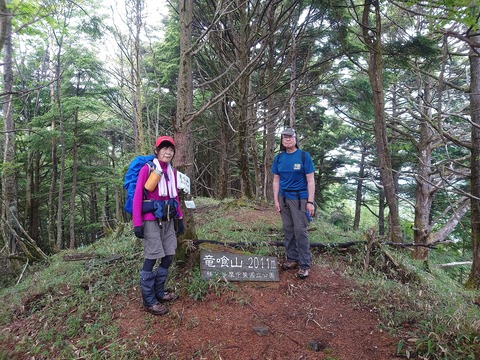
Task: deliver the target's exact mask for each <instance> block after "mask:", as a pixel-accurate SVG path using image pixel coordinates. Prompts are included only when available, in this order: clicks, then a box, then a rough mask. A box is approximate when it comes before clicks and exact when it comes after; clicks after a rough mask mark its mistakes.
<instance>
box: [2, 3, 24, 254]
mask: <svg viewBox="0 0 480 360" xmlns="http://www.w3.org/2000/svg"><path fill="white" fill-rule="evenodd" d="M4 11H5V12H6V13H5V14H4V15H2V18H3V19H2V21H4V22H5V23H4V24H2V26H4V27H5V29H4V30H5V33H4V40H5V41H4V43H3V44H2V45H3V50H4V59H3V62H4V64H3V92H4V94H5V95H4V96H3V97H2V103H3V130H4V137H3V159H2V160H3V176H2V205H1V206H2V214H1V215H2V218H1V220H2V224H1V227H2V238H3V239H4V242H5V244H4V245H5V248H6V249H8V253H9V254H15V253H17V252H18V249H19V247H18V245H19V244H18V241H19V240H20V239H18V238H17V237H16V233H18V226H17V219H18V200H17V199H18V196H17V191H18V190H17V183H18V182H17V176H16V174H17V172H16V170H15V122H14V119H13V103H12V101H13V94H12V89H13V69H12V58H13V54H12V53H13V44H12V22H11V20H12V17H11V15H10V10H9V9H7V8H6V7H5V8H4ZM12 229H13V231H12ZM2 248H3V246H2Z"/></svg>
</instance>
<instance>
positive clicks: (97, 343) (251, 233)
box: [0, 198, 480, 359]
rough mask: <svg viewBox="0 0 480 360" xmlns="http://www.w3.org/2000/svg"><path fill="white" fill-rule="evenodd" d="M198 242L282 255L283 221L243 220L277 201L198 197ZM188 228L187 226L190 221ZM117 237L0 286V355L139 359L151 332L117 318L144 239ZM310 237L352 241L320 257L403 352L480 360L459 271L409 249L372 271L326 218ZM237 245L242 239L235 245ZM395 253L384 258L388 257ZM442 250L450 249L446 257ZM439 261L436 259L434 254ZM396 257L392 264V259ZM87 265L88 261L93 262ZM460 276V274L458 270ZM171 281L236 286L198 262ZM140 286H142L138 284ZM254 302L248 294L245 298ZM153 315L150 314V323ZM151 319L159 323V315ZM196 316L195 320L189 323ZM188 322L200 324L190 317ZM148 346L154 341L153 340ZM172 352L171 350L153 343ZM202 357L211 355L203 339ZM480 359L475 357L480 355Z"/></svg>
mask: <svg viewBox="0 0 480 360" xmlns="http://www.w3.org/2000/svg"><path fill="white" fill-rule="evenodd" d="M195 203H196V206H197V212H196V213H195V220H196V228H197V234H198V238H199V239H211V240H216V241H220V242H226V243H231V244H232V245H234V244H236V245H235V246H240V247H241V248H242V249H243V250H244V251H253V252H255V253H256V254H259V255H270V256H277V257H279V258H280V257H281V256H282V255H283V250H282V249H281V248H280V247H278V246H272V245H271V244H270V243H271V242H275V241H277V242H278V241H281V223H280V219H278V222H276V223H275V224H267V223H265V222H262V221H261V219H258V220H257V221H250V222H245V221H241V219H242V216H243V215H244V214H245V213H248V212H249V211H255V208H256V207H261V206H272V205H268V204H263V203H256V202H251V201H250V202H247V201H242V200H226V201H222V202H220V201H215V200H211V199H203V198H202V199H196V200H195ZM187 226H188V224H187ZM125 229H126V230H125V233H116V234H112V235H111V236H109V237H108V238H104V239H102V240H100V241H98V242H97V243H95V244H94V245H92V246H89V247H86V248H82V249H77V250H76V251H75V252H72V251H65V252H62V253H60V254H57V255H54V256H51V257H50V258H49V259H48V261H47V262H44V263H38V264H35V265H34V266H29V267H28V268H27V271H26V272H25V274H24V277H23V278H22V279H21V281H20V283H19V284H18V285H15V286H11V287H9V288H5V289H2V290H0V299H1V301H2V304H3V306H2V307H0V343H1V344H8V347H7V346H3V345H2V346H1V347H0V359H10V358H83V359H107V358H108V359H112V358H115V359H132V358H142V352H143V351H144V346H145V343H147V340H146V339H147V338H148V336H149V334H148V333H145V334H143V335H141V336H137V337H136V338H134V339H124V338H121V336H120V335H119V328H118V326H117V324H116V321H115V319H114V317H113V316H112V315H113V314H115V313H116V312H117V311H118V307H119V306H121V305H122V304H125V303H127V302H128V301H130V297H129V292H131V291H132V288H133V287H138V270H139V269H140V267H141V264H142V245H141V242H140V241H138V240H135V239H134V237H133V235H132V234H131V226H129V224H127V226H125ZM309 234H310V240H311V242H312V243H323V244H330V245H332V244H335V243H344V242H355V243H356V245H354V246H350V247H348V248H347V249H346V250H345V249H343V250H339V249H338V248H336V247H335V246H329V247H326V248H325V247H319V248H316V247H315V248H312V249H313V251H314V259H315V261H316V262H317V263H322V264H324V265H325V264H327V265H328V266H330V267H336V268H338V269H341V270H342V271H343V272H344V273H345V275H346V276H349V277H351V278H352V279H354V280H355V282H356V283H358V284H359V286H357V287H356V288H355V290H353V291H352V293H350V294H349V295H350V296H351V298H353V299H355V301H356V302H357V303H358V306H365V305H368V306H369V307H371V308H373V309H374V310H375V311H376V312H377V313H378V315H379V318H380V319H381V326H382V327H383V329H384V331H387V332H389V333H391V334H392V335H393V336H395V337H396V338H397V339H398V354H399V355H400V356H403V357H404V358H409V359H476V358H479V357H480V335H479V333H480V320H479V319H480V316H479V315H480V313H479V308H478V307H477V306H476V305H474V303H475V302H476V301H478V298H479V296H480V294H479V292H474V291H467V290H465V289H464V287H463V286H462V284H461V283H459V282H458V281H456V280H457V278H452V276H451V275H452V273H451V272H450V273H449V272H448V271H445V270H443V269H438V268H435V267H434V266H428V267H426V266H425V264H424V263H421V262H415V261H413V260H411V258H410V256H409V253H408V252H407V251H406V250H402V251H400V250H393V249H389V248H386V247H385V245H384V246H382V247H378V248H375V250H374V251H373V252H372V253H371V254H370V255H371V256H370V261H369V264H368V268H367V270H366V271H365V256H366V250H365V246H364V245H363V243H362V242H363V241H364V240H365V239H364V236H363V233H361V232H346V231H344V230H342V229H339V228H338V227H336V226H333V225H330V224H328V223H327V222H325V221H323V220H322V219H318V218H317V219H315V220H314V222H313V223H312V224H311V231H310V233H309ZM238 244H240V245H238ZM71 253H86V254H96V256H97V257H98V258H99V259H100V260H101V259H102V258H104V257H107V256H109V255H112V254H119V255H121V259H119V260H117V261H112V262H102V261H98V262H90V263H89V262H88V261H87V262H86V261H65V260H64V257H65V256H66V255H69V254H71ZM387 253H388V254H389V256H386V254H387ZM442 256H444V255H442ZM432 259H433V260H432V261H431V263H432V264H433V263H434V262H435V261H436V260H438V259H435V255H434V254H432ZM392 260H393V261H392ZM87 265H89V266H87ZM455 275H456V276H457V275H458V272H455ZM167 285H169V286H174V287H175V288H176V290H178V291H180V292H182V293H183V295H184V296H188V297H190V298H192V299H194V300H197V301H205V300H208V296H210V295H214V296H218V295H221V294H222V293H223V292H227V291H228V292H235V291H236V288H235V286H234V285H233V284H232V283H229V282H228V281H226V280H225V279H223V278H221V277H215V278H211V279H208V280H206V279H203V278H202V277H201V275H200V270H199V268H198V263H192V264H191V265H190V267H185V268H179V267H178V266H174V267H173V269H172V273H171V277H170V279H169V283H168V284H167ZM135 291H138V289H136V290H135ZM244 301H245V302H246V303H248V299H244ZM146 321H148V317H147V320H146ZM152 321H153V320H152ZM192 321H193V320H192ZM188 325H189V326H195V323H194V322H192V323H191V324H188ZM150 345H151V344H150ZM155 346H156V347H157V348H156V351H157V350H158V352H160V351H161V352H162V353H164V354H166V358H168V353H169V348H168V345H165V346H166V348H161V345H158V344H156V345H155ZM199 352H201V353H202V355H203V354H207V353H209V354H210V355H211V354H213V353H214V352H215V351H214V347H212V346H211V345H208V344H207V345H206V346H205V348H203V349H200V350H199ZM476 356H477V357H476Z"/></svg>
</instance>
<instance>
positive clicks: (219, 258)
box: [200, 251, 279, 281]
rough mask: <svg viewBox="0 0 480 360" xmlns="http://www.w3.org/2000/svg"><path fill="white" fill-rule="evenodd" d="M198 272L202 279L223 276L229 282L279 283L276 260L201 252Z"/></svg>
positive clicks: (270, 257) (268, 257) (263, 257)
mask: <svg viewBox="0 0 480 360" xmlns="http://www.w3.org/2000/svg"><path fill="white" fill-rule="evenodd" d="M200 257H201V259H200V272H201V274H202V277H203V278H210V277H213V276H219V275H220V276H223V277H225V278H226V279H227V280H230V281H279V278H278V267H277V258H276V257H272V256H257V255H239V254H232V253H223V252H210V251H202V252H201V253H200Z"/></svg>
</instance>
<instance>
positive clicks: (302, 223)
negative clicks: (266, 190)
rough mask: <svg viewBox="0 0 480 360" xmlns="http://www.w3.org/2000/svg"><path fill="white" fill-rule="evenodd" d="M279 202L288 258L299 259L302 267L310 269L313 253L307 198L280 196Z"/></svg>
mask: <svg viewBox="0 0 480 360" xmlns="http://www.w3.org/2000/svg"><path fill="white" fill-rule="evenodd" d="M279 202H280V215H281V216H282V223H283V235H284V239H285V254H286V257H287V260H294V261H297V262H298V265H299V267H300V268H301V269H309V268H310V261H311V255H310V241H309V240H308V234H307V227H308V223H309V221H308V218H307V215H306V211H307V210H306V206H307V199H300V200H290V199H285V198H283V197H282V196H279ZM299 202H300V206H299Z"/></svg>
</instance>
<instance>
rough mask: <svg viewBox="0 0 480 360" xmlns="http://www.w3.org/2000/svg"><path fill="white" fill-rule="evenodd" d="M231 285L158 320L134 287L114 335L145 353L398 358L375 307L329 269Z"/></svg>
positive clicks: (178, 304) (182, 303)
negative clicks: (140, 343) (362, 303)
mask: <svg viewBox="0 0 480 360" xmlns="http://www.w3.org/2000/svg"><path fill="white" fill-rule="evenodd" d="M235 284H236V289H235V290H232V291H229V292H226V293H223V294H222V295H220V296H216V295H214V294H210V295H208V296H207V298H206V299H204V300H203V301H194V300H192V299H189V298H185V297H182V298H180V299H178V300H177V301H175V302H174V303H172V304H170V305H169V308H170V312H169V313H168V314H167V315H165V316H163V317H154V316H153V315H150V314H148V313H146V312H145V311H144V310H143V308H142V306H141V297H140V291H139V289H132V293H131V301H130V302H129V303H128V304H120V303H119V304H118V310H117V312H116V315H117V317H118V318H117V322H118V324H119V325H120V329H121V334H120V338H131V339H138V338H140V337H141V338H143V337H145V344H144V349H143V351H144V353H145V358H159V359H163V358H165V359H166V358H171V359H227V360H228V359H342V360H350V359H351V360H354V359H355V360H359V359H368V360H375V359H378V360H385V359H396V358H397V357H396V356H395V352H396V344H397V341H396V340H395V339H394V338H393V337H391V336H389V335H388V334H386V333H385V332H383V331H382V330H381V329H380V328H379V324H380V322H379V320H378V318H377V315H376V313H375V311H374V310H373V309H369V308H365V307H359V306H358V305H355V304H356V302H355V301H353V300H352V295H351V294H352V293H353V292H354V291H355V288H356V286H355V284H353V283H351V282H350V281H348V280H347V279H346V278H345V277H344V276H342V274H341V273H339V272H337V271H334V270H332V269H330V268H329V267H327V266H314V267H313V268H312V271H311V274H310V276H309V277H308V278H307V279H306V280H300V279H297V278H296V276H295V271H281V272H280V281H279V282H268V283H265V282H262V283H258V282H238V283H235ZM147 334H148V336H147ZM169 356H170V357H169Z"/></svg>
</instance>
